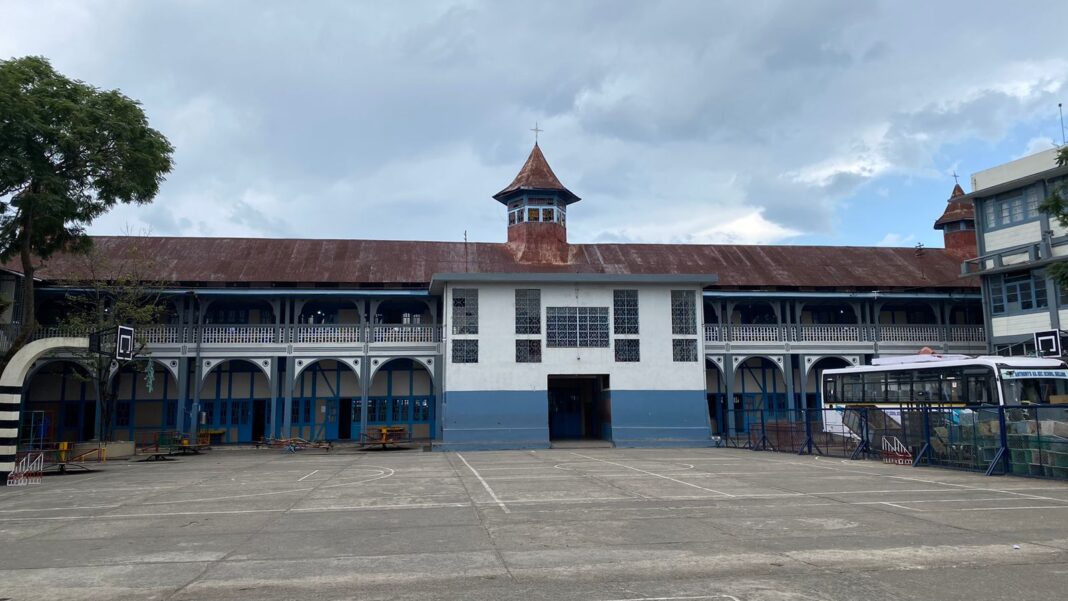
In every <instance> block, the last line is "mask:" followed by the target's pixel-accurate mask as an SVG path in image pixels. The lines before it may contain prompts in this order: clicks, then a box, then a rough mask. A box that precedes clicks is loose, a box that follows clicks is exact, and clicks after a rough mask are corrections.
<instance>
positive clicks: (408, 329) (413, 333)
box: [371, 324, 441, 343]
mask: <svg viewBox="0 0 1068 601" xmlns="http://www.w3.org/2000/svg"><path fill="white" fill-rule="evenodd" d="M372 333H373V337H372V338H371V342H422V343H431V342H441V326H423V325H407V324H405V325H377V326H374V329H373V332H372Z"/></svg>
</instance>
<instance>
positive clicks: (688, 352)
mask: <svg viewBox="0 0 1068 601" xmlns="http://www.w3.org/2000/svg"><path fill="white" fill-rule="evenodd" d="M671 360H672V361H680V362H681V361H697V339H695V338H675V339H673V340H672V341H671Z"/></svg>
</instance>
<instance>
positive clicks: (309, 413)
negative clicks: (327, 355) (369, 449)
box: [279, 359, 362, 440]
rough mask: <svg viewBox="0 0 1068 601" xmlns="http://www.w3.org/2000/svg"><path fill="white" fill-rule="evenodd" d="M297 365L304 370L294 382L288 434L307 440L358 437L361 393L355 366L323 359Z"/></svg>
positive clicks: (280, 409)
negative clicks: (304, 364)
mask: <svg viewBox="0 0 1068 601" xmlns="http://www.w3.org/2000/svg"><path fill="white" fill-rule="evenodd" d="M297 367H298V369H300V368H301V367H303V370H301V371H300V372H299V375H298V376H297V380H296V382H294V383H293V405H292V407H291V409H290V415H289V420H290V432H289V436H299V437H300V438H305V439H307V440H348V439H358V438H359V435H360V429H361V428H360V398H361V396H362V392H361V390H360V382H359V377H358V376H357V374H356V371H355V369H354V368H353V367H352V365H351V364H348V363H345V362H343V361H337V360H334V359H321V360H319V361H315V362H313V363H311V364H310V365H306V366H301V365H299V364H298V366H297ZM279 411H282V407H281V406H280V407H279Z"/></svg>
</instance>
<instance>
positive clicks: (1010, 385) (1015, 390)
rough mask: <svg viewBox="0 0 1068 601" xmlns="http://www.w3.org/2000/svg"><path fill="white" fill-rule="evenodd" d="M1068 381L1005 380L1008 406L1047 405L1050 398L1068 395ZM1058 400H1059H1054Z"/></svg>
mask: <svg viewBox="0 0 1068 601" xmlns="http://www.w3.org/2000/svg"><path fill="white" fill-rule="evenodd" d="M1066 389H1068V380H1064V379H1060V378H1008V377H1006V378H1004V379H1003V380H1002V391H1003V392H1004V395H1005V404H1006V405H1045V404H1047V403H1049V402H1050V397H1055V396H1059V397H1064V395H1065V394H1068V390H1066ZM1054 400H1057V399H1054Z"/></svg>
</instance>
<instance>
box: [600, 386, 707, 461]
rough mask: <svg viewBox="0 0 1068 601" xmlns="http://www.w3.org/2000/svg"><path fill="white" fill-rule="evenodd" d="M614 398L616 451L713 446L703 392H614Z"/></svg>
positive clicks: (613, 433)
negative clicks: (642, 448)
mask: <svg viewBox="0 0 1068 601" xmlns="http://www.w3.org/2000/svg"><path fill="white" fill-rule="evenodd" d="M611 398H612V442H613V443H615V445H616V446H617V447H663V446H679V447H696V446H710V445H711V444H712V440H711V439H712V431H711V428H710V427H709V422H708V401H707V393H706V392H705V391H704V390H612V391H611Z"/></svg>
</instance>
